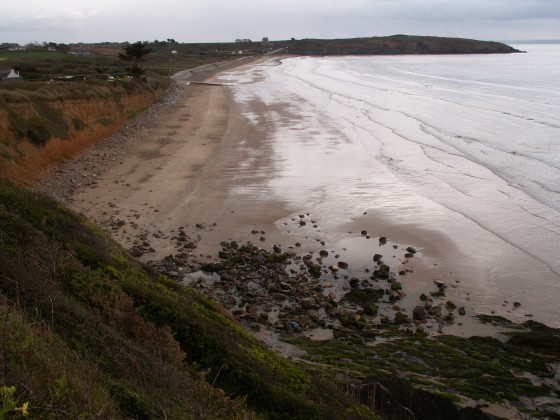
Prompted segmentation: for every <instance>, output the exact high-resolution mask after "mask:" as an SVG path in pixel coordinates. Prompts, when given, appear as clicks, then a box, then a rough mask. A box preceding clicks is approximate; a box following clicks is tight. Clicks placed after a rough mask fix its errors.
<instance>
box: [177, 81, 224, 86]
mask: <svg viewBox="0 0 560 420" xmlns="http://www.w3.org/2000/svg"><path fill="white" fill-rule="evenodd" d="M187 85H204V86H234V85H231V84H227V83H210V82H195V81H193V80H190V81H188V82H187Z"/></svg>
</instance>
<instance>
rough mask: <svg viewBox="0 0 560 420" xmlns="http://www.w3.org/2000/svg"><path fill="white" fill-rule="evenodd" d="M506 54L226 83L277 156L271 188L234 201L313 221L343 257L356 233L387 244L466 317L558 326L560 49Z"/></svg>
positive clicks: (391, 62)
mask: <svg viewBox="0 0 560 420" xmlns="http://www.w3.org/2000/svg"><path fill="white" fill-rule="evenodd" d="M514 47H516V48H517V49H519V50H522V51H525V52H524V53H516V54H495V55H412V56H351V57H350V56H342V57H283V58H275V59H273V58H271V59H269V60H265V61H262V62H260V63H258V64H257V65H254V66H253V67H251V68H247V67H243V68H240V69H237V70H233V71H230V72H228V73H225V74H223V75H222V76H221V80H222V81H225V82H227V83H228V84H231V85H232V86H233V87H232V92H233V97H234V99H235V101H236V102H237V103H238V104H239V106H240V107H241V110H242V114H243V115H244V116H245V117H246V118H247V120H248V121H249V123H250V124H252V125H254V126H263V127H265V126H266V127H268V128H267V130H266V147H267V149H268V150H270V151H271V153H272V155H273V157H274V158H273V164H272V165H269V166H267V167H263V168H261V170H262V171H266V172H268V174H267V175H268V176H267V177H257V176H255V179H259V180H262V179H266V181H258V182H257V181H255V183H254V184H253V185H249V186H247V184H245V186H244V187H243V189H242V190H241V189H240V190H238V191H233V192H232V193H233V194H245V195H246V196H253V197H254V198H255V199H256V198H260V199H262V197H269V198H274V199H275V200H278V201H281V202H283V203H286V205H287V206H289V208H291V209H292V210H293V212H294V214H297V213H298V212H299V213H301V212H306V214H313V215H314V217H315V218H316V219H317V220H320V221H321V226H322V234H323V235H324V237H325V238H326V240H327V243H329V242H331V243H338V244H339V245H340V244H344V243H347V244H349V245H350V243H349V242H348V241H349V240H351V239H352V238H353V237H355V236H356V235H357V234H356V231H355V230H354V231H352V229H349V226H352V228H353V229H355V228H356V223H358V222H360V221H361V222H363V224H364V226H366V225H367V226H374V227H375V232H374V233H375V234H378V235H381V234H385V233H386V234H387V235H388V236H390V235H392V234H394V235H395V239H397V238H398V239H399V240H400V243H403V242H405V241H406V242H407V243H409V244H411V245H414V246H415V247H416V248H417V249H418V250H419V251H420V254H422V253H423V254H424V256H425V258H426V260H427V261H430V262H431V263H433V265H434V266H438V267H440V268H441V267H442V266H443V267H445V270H447V271H445V273H447V274H448V275H452V276H453V279H454V280H455V281H456V282H457V283H460V284H461V285H462V286H461V287H464V288H466V289H468V290H469V292H468V293H467V294H468V295H469V300H471V302H476V303H473V305H474V310H475V311H478V312H485V313H490V312H491V313H496V314H503V315H506V312H511V311H512V302H519V303H520V304H521V306H520V308H519V311H518V312H517V314H518V316H519V317H520V319H523V318H524V319H536V320H538V321H541V322H545V323H547V324H549V325H551V326H555V327H560V45H559V44H547V45H539V44H527V45H521V44H520V45H514ZM242 146H243V145H240V147H242ZM253 159H257V160H258V159H259V152H258V151H253ZM254 175H255V174H247V175H246V176H254ZM287 217H290V216H287ZM286 220H288V219H286ZM352 223H353V224H352ZM368 223H369V225H368ZM277 225H278V229H283V226H286V225H287V223H286V222H285V221H284V220H279V221H278V222H277ZM395 232H398V234H397V233H395ZM358 236H359V234H358ZM390 239H391V238H390ZM345 241H346V242H345ZM357 252H358V251H357ZM358 254H359V252H358ZM420 254H419V255H420ZM430 280H431V279H430ZM471 298H472V299H471ZM516 306H517V305H516ZM506 316H507V315H506Z"/></svg>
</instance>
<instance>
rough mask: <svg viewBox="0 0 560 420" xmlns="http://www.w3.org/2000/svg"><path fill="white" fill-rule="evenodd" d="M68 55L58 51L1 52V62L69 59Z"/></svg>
mask: <svg viewBox="0 0 560 420" xmlns="http://www.w3.org/2000/svg"><path fill="white" fill-rule="evenodd" d="M67 57H68V54H66V53H63V52H57V51H11V52H0V60H26V61H27V60H30V61H34V60H44V59H52V60H56V59H61V58H67Z"/></svg>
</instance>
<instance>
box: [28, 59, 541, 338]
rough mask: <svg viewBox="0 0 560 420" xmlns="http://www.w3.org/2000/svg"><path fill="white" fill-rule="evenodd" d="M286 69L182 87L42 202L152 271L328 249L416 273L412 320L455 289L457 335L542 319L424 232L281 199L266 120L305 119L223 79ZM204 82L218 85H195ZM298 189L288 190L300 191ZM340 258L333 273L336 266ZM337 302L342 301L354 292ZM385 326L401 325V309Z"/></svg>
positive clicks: (79, 164) (356, 263)
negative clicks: (256, 250) (228, 250)
mask: <svg viewBox="0 0 560 420" xmlns="http://www.w3.org/2000/svg"><path fill="white" fill-rule="evenodd" d="M277 62H278V57H275V58H272V57H268V58H259V59H249V60H246V61H243V60H241V61H239V60H238V61H236V62H233V63H229V64H227V65H221V66H218V67H217V66H210V67H206V68H203V69H199V71H195V72H190V71H189V72H184V73H182V74H178V75H176V76H175V80H176V85H175V87H174V88H173V89H172V90H171V92H170V95H168V97H167V99H166V100H164V103H163V104H157V105H155V107H153V108H152V109H151V110H148V111H147V112H146V113H144V114H143V115H142V116H140V117H139V118H138V119H137V120H134V121H131V122H130V123H128V124H127V125H126V126H124V127H123V128H122V129H121V130H120V131H119V133H116V134H115V135H114V136H112V137H110V138H108V139H106V140H105V141H102V142H100V143H98V144H97V145H96V146H95V147H93V148H92V149H90V150H89V151H87V152H86V153H85V154H83V155H82V156H80V157H79V158H77V159H75V160H73V161H71V162H68V163H67V164H66V165H65V166H63V167H59V168H55V169H53V170H52V171H51V174H50V176H49V177H48V178H47V179H45V180H43V181H42V182H41V183H40V184H39V190H41V191H44V192H47V193H49V194H51V195H53V196H55V197H56V198H57V199H59V200H61V201H63V202H65V203H67V204H69V205H70V207H71V208H73V209H75V210H77V211H78V212H81V213H82V214H84V215H85V216H86V217H87V218H89V219H90V220H92V221H93V222H94V223H96V224H98V225H99V226H101V227H102V228H104V229H106V230H107V231H109V232H111V234H112V236H113V237H114V238H115V239H116V240H117V241H118V242H119V243H121V244H122V245H123V246H124V247H125V248H126V249H129V250H131V252H132V254H133V255H134V256H135V257H137V258H139V259H140V260H142V261H144V262H150V261H161V260H162V259H164V258H165V257H168V256H170V255H173V256H175V255H180V256H181V258H182V261H183V262H184V269H185V272H189V271H196V270H197V269H198V267H199V265H200V263H203V262H204V261H214V260H217V259H218V252H219V251H220V249H221V245H220V244H221V243H222V242H223V241H227V242H229V241H238V242H240V243H243V242H247V241H251V242H252V243H254V244H255V245H257V246H259V247H262V248H264V249H268V250H270V249H272V247H273V245H278V246H280V247H282V248H283V249H285V250H287V249H289V250H291V251H294V252H297V253H299V254H303V253H311V254H313V253H318V251H319V250H321V249H327V250H329V253H330V254H331V255H336V256H337V259H338V257H339V256H340V258H343V259H344V260H345V261H347V262H349V263H350V266H351V268H353V269H354V271H353V273H356V274H357V273H359V272H363V273H362V274H365V273H368V270H369V268H370V267H369V266H370V265H371V255H373V253H374V252H377V251H376V249H380V251H379V252H381V250H383V251H384V254H385V258H387V259H388V260H390V261H389V262H390V263H391V265H392V266H393V267H402V270H405V269H406V270H407V272H408V273H409V274H408V275H407V276H406V280H402V281H403V284H406V286H405V289H406V294H403V296H402V301H401V306H402V307H403V308H408V309H409V310H411V309H412V308H413V307H414V306H415V305H417V304H418V296H419V295H420V294H422V293H429V292H430V291H432V290H433V289H434V281H441V282H445V283H446V284H448V285H449V286H450V287H449V289H448V293H447V298H446V299H452V300H453V301H454V302H455V303H456V304H457V305H460V306H462V307H464V308H465V310H466V313H467V316H465V317H461V320H460V322H458V323H457V324H454V325H449V326H447V327H446V331H448V332H453V333H455V334H459V335H470V334H484V333H485V331H486V332H488V333H491V332H492V330H491V329H490V328H487V327H486V326H483V325H480V324H478V323H477V322H476V321H475V320H474V319H472V318H470V317H469V316H468V315H474V314H476V313H480V312H486V313H490V312H492V313H496V314H500V315H504V316H508V317H510V318H514V319H517V320H520V321H523V320H525V319H527V318H526V317H527V315H530V314H529V311H530V310H531V309H532V308H530V307H527V308H525V307H522V308H521V309H518V308H517V307H516V306H514V305H513V302H504V300H503V298H502V297H501V296H495V295H488V294H487V293H486V291H485V290H484V288H483V287H482V286H481V285H479V284H477V281H476V279H477V278H478V276H479V275H480V274H479V273H477V272H476V268H475V267H473V266H472V265H471V264H470V263H469V260H468V259H465V258H464V257H465V255H464V250H461V249H458V248H457V246H456V244H454V243H453V242H452V241H450V240H449V238H447V237H446V236H444V235H441V234H439V233H438V232H434V231H429V230H426V229H424V227H423V226H422V224H421V223H416V224H411V223H407V222H406V221H403V222H399V221H395V220H394V219H391V217H387V214H386V213H383V212H376V211H375V210H376V209H372V208H370V207H369V206H368V204H367V202H365V203H364V205H363V209H362V210H363V211H362V210H360V213H359V215H356V211H355V210H356V209H355V208H352V209H351V210H352V211H346V210H345V208H344V206H342V207H340V208H341V209H342V210H340V209H339V208H336V209H335V208H333V209H330V208H325V209H319V208H318V207H317V205H316V203H317V202H320V201H321V200H320V196H319V198H316V197H315V198H312V197H310V203H311V202H313V203H314V204H313V205H311V204H310V206H309V207H306V206H302V205H301V203H300V204H295V203H293V202H290V201H288V200H282V199H280V198H279V197H278V196H272V195H271V194H270V190H269V188H268V186H269V184H270V183H271V182H275V179H276V178H275V177H276V170H277V168H276V166H278V165H277V158H278V157H277V156H276V155H275V152H274V148H273V141H274V131H275V127H278V124H279V123H278V121H273V120H270V119H268V118H267V116H266V115H268V114H267V112H268V113H271V112H272V113H275V114H277V115H280V116H281V124H282V125H284V126H285V125H286V124H288V125H290V124H293V125H294V127H297V125H298V124H305V123H306V118H305V117H304V116H302V115H296V114H295V113H293V112H291V111H290V108H289V107H285V108H284V107H281V106H280V107H279V106H277V105H274V107H273V108H271V107H270V106H267V105H266V104H264V103H263V102H262V101H258V100H247V101H245V102H244V105H243V106H240V105H239V104H238V103H237V102H236V101H235V100H234V96H233V93H232V90H231V87H230V86H228V85H229V82H228V78H227V77H225V78H223V77H221V75H222V76H223V75H224V71H226V70H231V69H235V73H236V75H237V80H238V82H237V85H238V89H242V88H243V83H253V82H254V81H255V80H258V78H259V70H258V69H257V70H255V69H256V67H258V66H261V68H263V66H264V67H266V66H275V65H276V64H277ZM245 71H246V72H247V73H251V75H250V77H248V79H247V81H244V80H243V78H242V77H241V78H240V77H239V75H240V74H243V73H244V72H245ZM226 74H227V73H226ZM202 81H204V82H206V83H207V84H198V83H196V82H202ZM193 82H195V83H193ZM239 86H241V87H239ZM255 121H257V122H258V123H255ZM294 129H297V128H294ZM331 131H332V135H333V138H335V137H337V136H338V137H340V133H337V132H336V129H334V128H333V129H332V130H331ZM338 137H337V138H338ZM310 176H313V174H311V175H310ZM325 176H327V177H328V175H325ZM294 182H295V183H294V185H293V186H292V187H288V188H297V187H296V185H297V184H298V182H297V180H296V181H294ZM302 182H304V181H302ZM302 191H305V189H302ZM304 202H305V200H304ZM326 205H327V206H328V203H327V204H326ZM349 208H351V206H349ZM317 209H318V210H319V211H316V212H315V210H317ZM331 210H332V211H334V213H332V212H331ZM326 215H328V216H329V217H326ZM380 236H385V237H388V239H389V242H388V245H386V246H385V247H384V248H379V247H380V246H381V244H377V238H378V237H380ZM364 241H365V242H364ZM391 245H392V247H391ZM410 245H412V246H414V247H416V248H417V249H418V250H419V251H420V252H419V253H418V254H417V255H416V256H415V258H408V257H407V256H406V255H405V254H406V251H405V249H406V247H408V246H410ZM474 245H476V244H474ZM387 249H391V250H390V251H387ZM372 250H373V251H372ZM329 258H330V260H329V259H326V260H325V261H324V264H325V267H326V266H328V265H329V264H334V263H336V261H337V259H333V258H332V257H329ZM329 279H330V280H333V276H332V275H331V277H330V278H329ZM336 279H337V276H336V275H334V280H336ZM465 280H468V281H470V282H468V281H467V282H466V281H465ZM346 283H347V281H345V282H344V284H346ZM337 287H338V289H337ZM334 290H335V291H336V293H337V294H338V295H339V296H341V295H343V294H344V293H345V290H348V288H347V286H345V285H340V286H336V287H334ZM479 296H484V299H479ZM386 315H387V316H388V317H392V316H393V314H392V310H391V308H390V307H388V309H387V312H386Z"/></svg>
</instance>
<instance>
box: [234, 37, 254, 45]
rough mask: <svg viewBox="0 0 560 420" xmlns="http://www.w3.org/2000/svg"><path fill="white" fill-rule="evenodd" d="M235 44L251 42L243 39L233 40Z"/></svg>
mask: <svg viewBox="0 0 560 420" xmlns="http://www.w3.org/2000/svg"><path fill="white" fill-rule="evenodd" d="M235 42H237V43H238V44H239V43H245V42H251V40H250V39H248V38H243V39H239V38H238V39H236V40H235Z"/></svg>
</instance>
